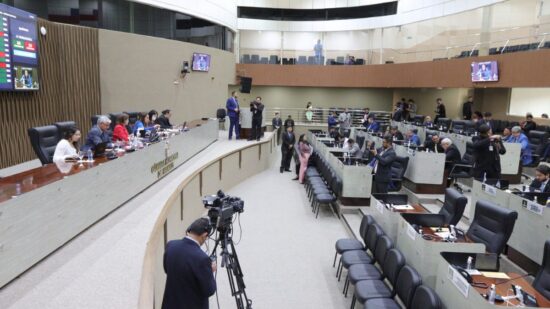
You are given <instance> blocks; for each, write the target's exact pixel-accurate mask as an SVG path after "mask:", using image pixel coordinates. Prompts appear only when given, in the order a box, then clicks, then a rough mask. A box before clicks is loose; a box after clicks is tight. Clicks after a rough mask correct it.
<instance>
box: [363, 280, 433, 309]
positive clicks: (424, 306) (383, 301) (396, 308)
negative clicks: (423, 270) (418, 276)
mask: <svg viewBox="0 0 550 309" xmlns="http://www.w3.org/2000/svg"><path fill="white" fill-rule="evenodd" d="M367 303H369V304H370V307H367V306H366V303H365V308H372V309H374V308H376V309H401V306H400V305H399V304H398V303H397V302H395V301H394V300H393V299H389V298H380V299H378V300H376V301H375V300H373V301H367ZM407 308H410V309H441V308H442V304H441V299H440V298H439V296H437V294H436V293H435V291H434V290H432V289H431V288H430V287H428V286H425V285H421V286H419V287H417V288H416V290H415V291H414V296H413V299H412V302H411V305H410V306H409V307H407Z"/></svg>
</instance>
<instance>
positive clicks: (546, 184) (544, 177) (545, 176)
mask: <svg viewBox="0 0 550 309" xmlns="http://www.w3.org/2000/svg"><path fill="white" fill-rule="evenodd" d="M549 176H550V166H548V165H545V164H541V165H539V166H538V167H537V168H536V169H535V179H534V180H533V182H531V185H530V186H529V189H530V191H535V190H537V191H540V192H542V193H550V181H548V180H549Z"/></svg>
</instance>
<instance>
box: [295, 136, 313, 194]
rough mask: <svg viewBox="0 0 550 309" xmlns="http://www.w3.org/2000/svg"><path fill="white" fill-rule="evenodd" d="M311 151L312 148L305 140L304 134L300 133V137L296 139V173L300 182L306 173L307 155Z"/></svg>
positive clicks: (302, 181)
mask: <svg viewBox="0 0 550 309" xmlns="http://www.w3.org/2000/svg"><path fill="white" fill-rule="evenodd" d="M311 151H312V148H311V145H310V144H309V142H308V141H307V137H306V135H305V134H302V135H300V139H299V140H298V153H299V154H300V157H299V159H300V173H299V175H298V180H299V181H300V183H304V175H305V173H306V169H307V163H308V161H309V157H310V156H311Z"/></svg>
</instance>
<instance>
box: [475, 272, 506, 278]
mask: <svg viewBox="0 0 550 309" xmlns="http://www.w3.org/2000/svg"><path fill="white" fill-rule="evenodd" d="M481 274H482V275H483V276H485V277H487V278H495V279H510V277H508V275H507V274H506V273H497V272H493V271H482V272H481Z"/></svg>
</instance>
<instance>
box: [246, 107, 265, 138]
mask: <svg viewBox="0 0 550 309" xmlns="http://www.w3.org/2000/svg"><path fill="white" fill-rule="evenodd" d="M263 111H264V104H263V103H262V97H256V100H254V101H252V102H250V112H251V113H252V136H251V137H250V138H249V139H248V140H249V141H252V140H256V141H259V140H260V137H261V136H262V113H263Z"/></svg>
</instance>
